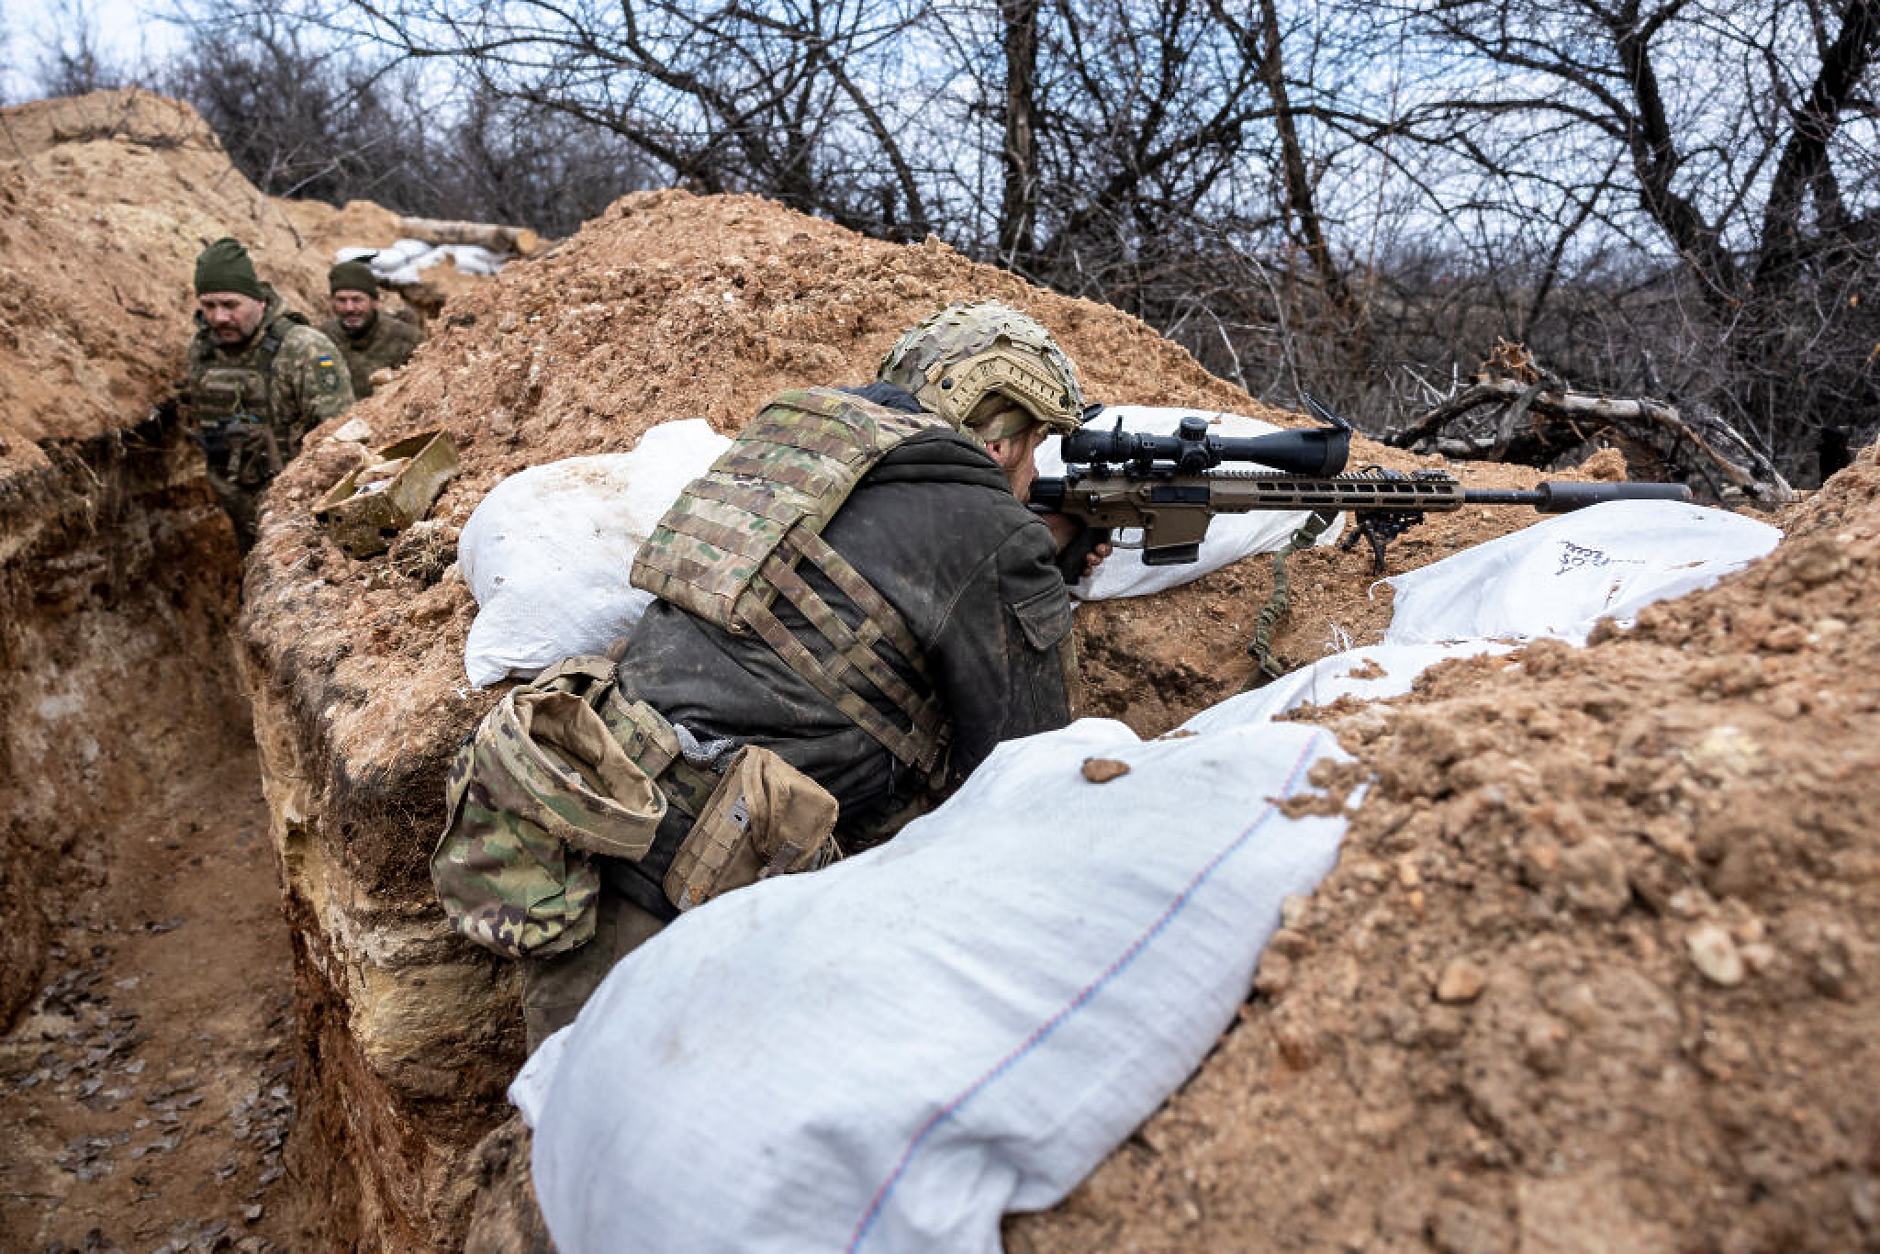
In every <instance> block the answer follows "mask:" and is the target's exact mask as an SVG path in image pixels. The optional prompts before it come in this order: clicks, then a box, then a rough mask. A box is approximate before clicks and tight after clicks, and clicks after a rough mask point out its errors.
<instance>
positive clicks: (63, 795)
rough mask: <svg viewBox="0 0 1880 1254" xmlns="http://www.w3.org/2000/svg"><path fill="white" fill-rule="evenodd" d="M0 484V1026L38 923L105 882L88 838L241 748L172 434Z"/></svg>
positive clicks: (207, 543)
mask: <svg viewBox="0 0 1880 1254" xmlns="http://www.w3.org/2000/svg"><path fill="white" fill-rule="evenodd" d="M38 451H39V454H40V455H39V456H35V457H33V458H31V459H30V460H24V459H16V460H14V462H13V463H12V470H11V473H9V474H7V475H5V476H4V477H0V1023H3V1024H10V1023H11V1022H12V1021H13V1020H14V1018H15V1017H16V1016H17V1014H18V1013H19V1011H20V1009H21V1008H22V1007H23V1006H24V1005H25V1003H26V1002H28V1001H29V1000H30V999H31V998H32V996H33V994H34V992H35V991H36V990H37V988H38V987H39V982H40V977H41V974H42V972H43V970H44V968H45V960H46V944H47V936H48V922H49V920H51V919H56V918H58V917H60V916H61V915H62V914H63V912H64V910H65V908H66V905H67V903H68V900H69V899H70V898H72V897H75V896H76V895H77V894H78V892H79V891H80V890H82V889H83V888H84V887H85V886H87V885H88V884H95V883H96V882H98V881H99V880H100V878H101V877H102V876H103V875H104V874H105V871H106V868H105V865H104V861H103V853H102V850H101V847H100V846H101V842H100V841H99V839H98V834H99V833H100V831H101V830H103V829H104V828H106V827H107V826H108V825H109V824H110V823H111V822H112V820H113V818H114V816H116V815H117V814H119V813H121V812H122V811H124V810H125V809H127V808H128V806H129V805H130V804H131V803H132V802H133V801H134V800H135V799H136V797H137V796H138V794H139V791H140V790H144V789H150V788H160V787H163V786H164V785H165V783H166V782H167V781H168V780H169V779H170V778H172V777H173V776H175V775H176V774H177V773H179V772H183V771H187V770H188V766H189V761H190V758H191V755H195V754H215V753H219V752H221V748H220V747H221V745H222V744H224V743H226V741H225V739H224V737H226V736H228V735H234V736H236V737H241V736H244V735H245V734H246V731H245V729H246V726H247V720H248V708H247V702H246V700H245V699H244V698H243V696H242V693H241V690H240V685H239V681H238V678H237V672H236V668H235V665H234V655H233V652H232V649H231V647H230V644H229V636H228V629H229V624H230V622H231V620H232V619H233V617H234V613H235V605H236V590H237V571H238V570H239V561H238V558H237V555H236V552H235V545H234V540H233V537H232V535H231V534H230V532H229V528H228V524H227V522H226V520H225V519H224V518H223V517H222V514H221V512H220V511H219V510H218V509H217V508H216V505H215V502H214V500H213V498H212V497H211V496H210V495H209V491H208V487H207V484H206V482H205V481H204V479H203V475H202V470H201V464H200V458H199V456H198V455H197V454H196V452H195V449H194V447H193V446H191V445H190V444H189V443H188V441H187V440H186V439H185V438H184V437H183V436H182V435H181V433H180V432H179V431H177V430H176V429H175V427H174V425H173V424H165V423H163V422H159V421H152V422H148V423H146V424H144V425H142V426H140V427H137V428H134V429H129V430H123V431H114V432H110V433H107V434H104V435H99V436H94V437H92V438H89V439H84V440H48V441H44V442H42V443H41V444H40V445H39V446H38Z"/></svg>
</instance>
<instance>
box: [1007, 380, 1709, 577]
mask: <svg viewBox="0 0 1880 1254" xmlns="http://www.w3.org/2000/svg"><path fill="white" fill-rule="evenodd" d="M1306 404H1307V406H1308V407H1309V408H1310V409H1311V410H1312V412H1313V413H1314V414H1315V415H1317V416H1318V417H1319V419H1320V420H1321V421H1323V422H1324V423H1325V424H1326V425H1325V426H1323V427H1316V428H1307V429H1305V430H1301V431H1279V432H1275V433H1274V434H1272V435H1261V436H1240V437H1233V436H1217V435H1210V434H1208V420H1207V419H1206V418H1202V417H1198V416H1196V417H1187V418H1183V419H1182V420H1181V421H1180V422H1179V423H1178V424H1177V425H1176V429H1175V432H1174V434H1172V435H1149V434H1143V433H1139V432H1129V431H1124V430H1123V426H1122V421H1121V420H1120V419H1119V420H1118V421H1117V423H1116V425H1115V427H1114V428H1112V429H1104V428H1102V427H1100V426H1099V425H1098V423H1099V422H1100V419H1101V415H1100V414H1097V413H1095V412H1093V413H1091V414H1089V415H1087V416H1086V417H1085V420H1084V425H1083V426H1082V427H1081V428H1080V429H1078V430H1077V431H1074V432H1072V433H1071V434H1069V435H1066V436H1064V437H1063V443H1062V455H1063V459H1064V466H1065V469H1064V474H1063V476H1062V477H1059V478H1048V479H1039V480H1038V481H1037V482H1036V483H1034V484H1033V485H1032V489H1031V497H1030V500H1031V504H1032V506H1033V507H1034V508H1036V509H1038V510H1039V511H1041V512H1050V513H1059V514H1064V515H1067V516H1069V517H1071V518H1074V519H1076V520H1077V521H1078V522H1080V523H1081V524H1082V525H1083V530H1082V531H1081V532H1080V533H1079V535H1078V536H1077V537H1076V538H1075V539H1074V540H1073V541H1072V542H1071V543H1070V544H1069V545H1067V546H1065V549H1064V552H1063V553H1062V554H1060V555H1059V559H1058V565H1059V567H1060V569H1062V570H1063V571H1065V573H1066V577H1067V578H1078V577H1081V576H1082V573H1083V568H1084V559H1085V558H1086V557H1087V556H1088V555H1089V553H1090V550H1091V549H1093V548H1094V547H1096V546H1097V545H1098V544H1103V543H1109V544H1111V545H1113V546H1115V547H1118V548H1140V549H1141V550H1142V560H1143V562H1144V564H1145V565H1149V566H1173V565H1180V564H1183V563H1187V562H1192V561H1195V560H1196V559H1197V558H1198V557H1199V555H1200V549H1201V539H1202V537H1203V536H1205V535H1206V534H1207V530H1208V522H1209V520H1210V519H1212V518H1213V517H1214V516H1215V515H1216V514H1241V513H1248V512H1250V511H1254V510H1288V511H1291V510H1310V511H1312V512H1313V513H1314V514H1315V515H1318V516H1320V517H1321V518H1322V520H1323V521H1321V522H1319V526H1318V530H1323V529H1324V527H1325V526H1326V525H1329V523H1330V522H1331V520H1332V518H1333V517H1334V516H1335V515H1336V514H1338V513H1339V512H1340V511H1346V510H1348V511H1350V512H1351V514H1352V515H1353V517H1354V519H1355V520H1356V527H1355V529H1354V530H1353V531H1352V533H1351V534H1350V535H1348V536H1346V537H1345V545H1346V547H1350V546H1352V545H1354V544H1356V543H1357V539H1358V537H1359V536H1363V537H1364V538H1365V539H1366V540H1367V541H1369V543H1370V545H1371V556H1372V567H1373V570H1374V571H1375V572H1376V573H1378V574H1382V573H1383V572H1384V552H1385V548H1386V546H1387V545H1388V544H1389V543H1390V541H1392V540H1393V539H1395V538H1396V537H1397V536H1399V535H1402V534H1403V533H1404V532H1405V531H1407V530H1409V529H1410V528H1411V527H1414V526H1415V525H1416V524H1417V523H1419V522H1422V521H1423V516H1424V515H1425V514H1430V513H1447V512H1449V511H1452V510H1458V509H1461V508H1462V507H1463V506H1465V505H1532V506H1533V507H1534V508H1535V509H1537V510H1539V511H1540V512H1541V513H1543V514H1561V513H1566V512H1567V511H1569V510H1575V509H1582V508H1584V507H1585V506H1588V505H1598V504H1600V503H1602V502H1605V501H1635V500H1658V501H1689V500H1690V499H1691V490H1690V489H1689V488H1687V487H1686V486H1684V485H1683V484H1681V483H1563V482H1548V483H1541V484H1537V485H1536V486H1535V487H1532V488H1464V487H1463V486H1462V484H1461V483H1460V482H1458V481H1457V479H1456V478H1455V477H1454V476H1453V475H1450V474H1448V473H1446V472H1444V471H1440V470H1419V471H1416V472H1414V473H1412V474H1409V475H1404V474H1400V473H1398V472H1395V471H1390V470H1385V469H1383V468H1381V467H1377V466H1370V467H1367V468H1365V469H1364V470H1361V471H1357V472H1355V473H1349V474H1347V473H1344V469H1345V462H1346V459H1347V458H1348V457H1349V455H1350V451H1351V424H1350V423H1348V422H1346V421H1345V420H1344V419H1342V418H1340V417H1339V416H1338V415H1336V414H1334V413H1332V412H1331V411H1330V410H1328V409H1326V408H1325V407H1324V406H1322V405H1320V404H1319V403H1318V402H1316V401H1314V400H1313V399H1312V398H1311V397H1307V398H1306ZM1096 408H1098V407H1095V406H1093V407H1092V409H1093V411H1094V410H1095V409H1096ZM1223 463H1251V464H1255V465H1258V466H1261V467H1265V468H1266V469H1263V470H1236V469H1231V468H1224V467H1223ZM1118 533H1137V534H1135V535H1134V536H1132V537H1131V538H1129V539H1124V538H1122V537H1120V536H1119V535H1118ZM1314 534H1315V535H1316V534H1317V532H1316V531H1315V532H1314Z"/></svg>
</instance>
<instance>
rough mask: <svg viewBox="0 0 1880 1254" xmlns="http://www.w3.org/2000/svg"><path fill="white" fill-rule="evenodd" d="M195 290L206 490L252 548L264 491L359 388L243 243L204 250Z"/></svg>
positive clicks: (195, 414)
mask: <svg viewBox="0 0 1880 1254" xmlns="http://www.w3.org/2000/svg"><path fill="white" fill-rule="evenodd" d="M195 287H196V334H195V337H194V338H193V339H191V340H190V343H189V377H188V381H187V383H186V385H185V390H186V394H187V403H188V406H189V416H190V421H191V422H192V423H193V424H194V425H195V429H196V438H197V441H198V443H200V444H201V445H202V447H203V450H204V451H205V452H206V453H207V454H208V458H209V486H210V487H212V488H213V489H214V490H215V494H216V497H217V499H218V500H220V501H221V503H222V507H223V508H224V509H226V510H227V511H228V514H229V517H230V519H231V520H232V521H233V522H234V524H235V534H236V538H237V540H238V541H239V542H240V544H241V547H242V549H243V550H244V551H246V550H247V549H248V548H249V547H250V546H251V545H253V543H254V539H255V524H256V518H257V514H258V510H259V505H260V498H261V492H262V489H264V488H266V487H267V485H268V484H269V483H270V482H271V481H272V480H273V479H274V476H275V475H277V474H279V473H280V472H281V468H282V467H283V466H284V465H286V464H287V462H288V461H289V460H291V459H292V458H293V456H294V455H295V454H296V453H298V452H299V451H300V442H301V440H302V439H304V438H305V437H306V434H307V432H308V431H310V430H312V429H313V428H314V427H316V426H318V425H319V424H320V423H322V422H325V421H326V420H327V419H328V418H332V417H334V416H335V415H338V414H341V413H344V412H345V411H346V408H347V407H348V406H350V405H351V404H352V402H353V391H352V383H351V381H350V380H349V379H348V377H347V372H346V370H345V369H344V368H343V367H342V366H341V364H340V361H339V350H338V349H337V348H335V347H334V346H333V343H332V341H331V340H329V339H328V338H327V337H326V336H324V335H322V334H320V332H318V331H316V330H314V329H313V328H312V327H311V326H308V325H307V320H306V318H304V317H302V316H301V315H300V314H298V313H294V312H293V311H291V310H289V309H288V307H287V304H286V302H285V301H283V300H282V299H281V297H280V296H279V295H278V294H277V293H276V292H275V291H274V289H273V288H272V287H270V286H268V285H267V284H266V283H263V282H262V281H261V280H260V278H259V277H258V276H257V275H256V274H255V265H254V262H253V260H251V259H250V258H249V256H248V250H247V249H246V248H243V247H242V245H241V243H240V242H239V241H237V240H234V239H230V238H228V237H226V236H224V237H223V238H221V239H218V240H216V241H215V242H214V243H212V244H210V245H209V246H208V247H207V248H205V249H203V250H202V252H201V253H200V254H199V255H198V256H197V257H196V275H195Z"/></svg>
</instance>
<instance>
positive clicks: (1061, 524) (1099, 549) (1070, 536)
mask: <svg viewBox="0 0 1880 1254" xmlns="http://www.w3.org/2000/svg"><path fill="white" fill-rule="evenodd" d="M1038 517H1040V518H1042V519H1044V525H1045V526H1047V527H1049V528H1051V540H1052V542H1053V543H1054V544H1056V545H1057V551H1058V552H1060V553H1062V552H1063V551H1064V546H1065V545H1067V544H1069V543H1070V542H1071V541H1072V540H1075V539H1076V538H1077V537H1078V536H1079V535H1081V534H1082V533H1083V525H1082V524H1081V523H1079V522H1078V521H1077V520H1076V519H1075V518H1072V517H1070V516H1069V515H1068V514H1040V515H1038ZM1114 551H1115V550H1113V549H1112V548H1111V547H1110V546H1109V544H1107V543H1105V544H1098V545H1096V546H1094V547H1093V548H1092V549H1091V550H1090V553H1089V555H1088V556H1087V557H1085V558H1084V570H1083V575H1082V577H1083V578H1085V579H1088V578H1090V576H1092V575H1094V574H1096V573H1097V567H1099V566H1101V565H1102V564H1103V559H1104V558H1106V557H1108V556H1109V555H1110V554H1111V553H1112V552H1114ZM1072 582H1075V581H1074V580H1073V581H1072Z"/></svg>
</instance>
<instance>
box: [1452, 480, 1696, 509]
mask: <svg viewBox="0 0 1880 1254" xmlns="http://www.w3.org/2000/svg"><path fill="white" fill-rule="evenodd" d="M1690 499H1691V490H1690V489H1689V488H1687V487H1685V486H1684V485H1683V484H1681V483H1552V482H1550V483H1542V484H1537V485H1535V486H1534V487H1532V488H1470V489H1468V490H1467V491H1465V492H1464V493H1463V494H1462V500H1463V503H1464V504H1465V505H1532V506H1533V507H1534V508H1535V509H1537V510H1539V511H1540V512H1541V513H1543V514H1564V513H1566V512H1567V511H1569V510H1575V509H1584V508H1585V507H1586V506H1588V505H1598V504H1600V503H1602V502H1605V501H1685V502H1688V501H1689V500H1690Z"/></svg>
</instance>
